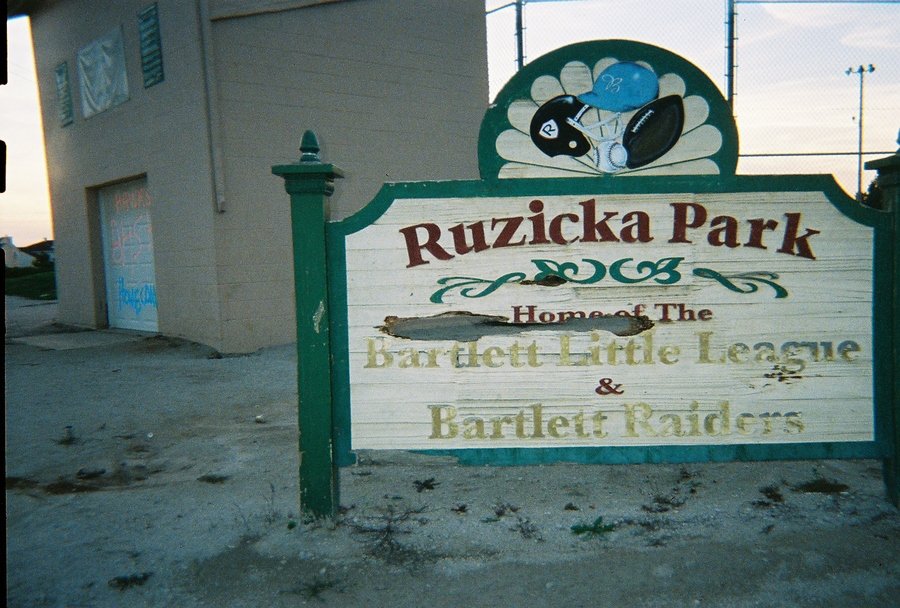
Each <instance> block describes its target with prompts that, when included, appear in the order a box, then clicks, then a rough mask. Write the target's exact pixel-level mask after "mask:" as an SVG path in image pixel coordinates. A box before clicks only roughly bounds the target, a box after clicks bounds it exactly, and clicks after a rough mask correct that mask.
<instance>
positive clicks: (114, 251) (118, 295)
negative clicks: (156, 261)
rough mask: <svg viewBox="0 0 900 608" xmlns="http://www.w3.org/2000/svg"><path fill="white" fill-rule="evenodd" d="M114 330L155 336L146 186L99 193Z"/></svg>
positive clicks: (149, 202) (109, 309) (133, 184)
mask: <svg viewBox="0 0 900 608" xmlns="http://www.w3.org/2000/svg"><path fill="white" fill-rule="evenodd" d="M98 198H99V202H100V222H101V226H102V240H103V264H104V269H105V272H106V303H107V314H108V316H109V326H110V327H120V328H123V329H137V330H142V331H157V329H158V328H159V326H158V323H157V306H156V272H155V268H154V265H153V227H152V224H151V222H150V216H151V211H152V207H153V201H152V199H151V197H150V193H149V191H148V190H147V180H146V179H138V180H132V181H128V182H124V183H121V184H116V185H114V186H108V187H106V188H102V189H101V190H100V191H99V193H98Z"/></svg>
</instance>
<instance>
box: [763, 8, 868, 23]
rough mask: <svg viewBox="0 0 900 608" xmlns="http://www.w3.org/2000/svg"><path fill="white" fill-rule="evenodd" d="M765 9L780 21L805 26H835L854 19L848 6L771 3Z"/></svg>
mask: <svg viewBox="0 0 900 608" xmlns="http://www.w3.org/2000/svg"><path fill="white" fill-rule="evenodd" d="M763 10H764V11H765V12H766V13H768V14H769V15H771V16H772V17H773V18H774V19H776V20H778V21H781V22H783V23H787V24H789V25H793V26H797V27H803V28H820V27H833V26H835V25H843V24H846V23H848V22H852V21H853V20H854V19H853V16H852V12H851V9H850V8H848V7H846V6H844V7H834V6H815V5H810V4H804V5H784V6H780V5H771V4H769V5H765V6H764V7H763Z"/></svg>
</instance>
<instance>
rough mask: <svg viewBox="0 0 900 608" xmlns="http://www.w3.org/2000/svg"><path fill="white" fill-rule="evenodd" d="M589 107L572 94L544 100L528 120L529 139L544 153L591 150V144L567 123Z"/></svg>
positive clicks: (579, 116) (583, 153) (570, 154)
mask: <svg viewBox="0 0 900 608" xmlns="http://www.w3.org/2000/svg"><path fill="white" fill-rule="evenodd" d="M589 108H590V106H588V105H586V104H584V103H582V102H580V101H578V98H577V97H575V96H574V95H559V96H558V97H554V98H553V99H550V100H549V101H546V102H544V105H542V106H541V107H540V108H538V109H537V112H535V113H534V117H533V118H532V119H531V128H530V131H531V141H533V142H534V145H535V146H537V147H538V149H539V150H540V151H541V152H543V153H544V154H546V155H547V156H559V155H560V154H564V155H566V156H575V157H578V156H584V155H585V154H587V153H588V152H590V150H591V143H590V142H589V141H588V139H587V137H585V135H584V134H583V133H582V132H580V131H579V130H578V129H576V128H575V127H573V126H572V124H570V123H571V122H575V123H578V122H579V120H580V119H581V116H582V115H583V114H584V113H585V112H586V111H587V110H588V109H589Z"/></svg>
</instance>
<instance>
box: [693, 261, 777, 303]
mask: <svg viewBox="0 0 900 608" xmlns="http://www.w3.org/2000/svg"><path fill="white" fill-rule="evenodd" d="M694 276H698V277H702V278H704V279H713V280H715V281H718V282H719V283H721V284H722V285H723V286H725V287H727V288H728V289H730V290H731V291H735V292H737V293H753V292H755V291H758V290H759V284H760V283H761V284H763V285H768V286H769V287H771V288H772V289H773V290H775V297H776V298H786V297H787V296H788V291H787V289H785V288H784V287H782V286H781V285H779V284H778V283H776V282H775V279H777V278H778V275H777V274H776V273H774V272H764V271H755V272H742V273H740V274H732V275H729V276H725V275H723V274H720V273H718V272H716V271H715V270H710V269H709V268H695V269H694ZM735 281H737V282H738V283H740V285H737V284H735Z"/></svg>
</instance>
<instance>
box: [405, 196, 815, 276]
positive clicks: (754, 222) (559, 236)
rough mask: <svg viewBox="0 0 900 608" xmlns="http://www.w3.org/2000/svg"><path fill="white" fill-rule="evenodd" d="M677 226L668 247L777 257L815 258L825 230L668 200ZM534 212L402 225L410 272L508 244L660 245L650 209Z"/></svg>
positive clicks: (578, 207) (534, 205)
mask: <svg viewBox="0 0 900 608" xmlns="http://www.w3.org/2000/svg"><path fill="white" fill-rule="evenodd" d="M669 207H670V208H671V227H670V228H668V229H667V230H666V234H665V242H667V243H686V244H691V243H695V242H697V243H701V244H702V243H703V242H704V241H705V243H706V244H707V245H709V246H712V247H726V248H729V249H734V248H738V247H750V248H753V249H770V248H771V249H772V250H773V251H775V252H776V253H781V254H785V255H791V256H796V257H800V258H806V259H809V260H815V259H816V256H815V253H814V252H813V248H812V243H811V239H812V237H814V236H815V235H817V234H819V233H820V232H821V231H819V230H815V229H812V228H806V227H804V226H803V225H802V221H803V217H802V214H801V213H799V212H797V213H783V214H782V217H781V218H779V219H767V218H761V217H756V218H747V219H739V218H737V217H734V216H731V215H713V214H711V213H710V212H709V210H708V209H707V208H706V207H705V206H703V205H701V204H700V203H686V202H675V203H669ZM528 210H529V211H530V212H531V215H527V216H526V215H516V216H509V217H492V218H489V219H481V220H476V221H473V222H470V223H469V222H460V223H457V224H454V225H452V226H450V227H449V228H442V227H441V226H439V225H438V224H435V223H432V222H423V223H421V224H414V225H412V226H406V227H404V228H400V230H399V232H400V234H401V235H403V239H404V242H405V245H406V252H407V257H408V260H409V263H408V264H407V265H406V267H407V268H412V267H415V266H420V265H422V264H428V263H429V262H430V261H431V260H443V261H446V260H451V259H453V258H455V257H456V256H460V255H466V254H469V253H478V252H481V251H487V250H489V249H501V248H504V247H526V246H530V245H561V246H565V245H571V244H573V243H578V242H581V243H629V244H636V243H649V242H651V241H653V240H655V235H654V232H653V227H652V226H651V218H650V215H649V214H648V213H647V212H646V211H640V210H633V211H621V210H604V209H602V208H600V207H599V206H598V205H597V200H596V199H593V198H591V199H588V200H585V201H580V202H578V203H576V204H575V205H572V206H571V207H570V208H569V210H568V211H567V212H565V213H560V214H557V215H553V216H551V215H550V214H547V213H545V212H544V202H543V201H541V200H539V199H534V200H532V201H531V202H530V203H529V204H528Z"/></svg>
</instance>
